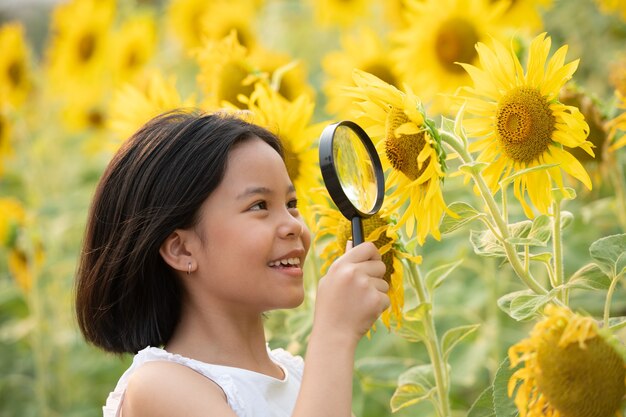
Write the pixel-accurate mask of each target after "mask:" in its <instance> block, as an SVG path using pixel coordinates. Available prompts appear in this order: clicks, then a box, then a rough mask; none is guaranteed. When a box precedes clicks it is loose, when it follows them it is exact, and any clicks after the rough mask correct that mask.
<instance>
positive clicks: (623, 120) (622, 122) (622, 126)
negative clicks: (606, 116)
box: [608, 91, 626, 151]
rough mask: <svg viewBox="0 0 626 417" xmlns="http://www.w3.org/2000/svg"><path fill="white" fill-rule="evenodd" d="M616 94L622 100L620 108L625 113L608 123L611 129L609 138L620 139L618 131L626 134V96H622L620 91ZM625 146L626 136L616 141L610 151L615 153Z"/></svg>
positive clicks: (623, 135)
mask: <svg viewBox="0 0 626 417" xmlns="http://www.w3.org/2000/svg"><path fill="white" fill-rule="evenodd" d="M616 94H617V97H618V99H619V100H620V103H619V104H618V108H619V109H622V110H624V111H623V112H622V113H621V114H619V115H618V116H616V117H615V118H614V119H613V120H611V121H609V123H608V127H609V128H610V132H609V136H610V137H611V138H613V139H614V138H617V137H618V136H617V131H618V130H622V131H624V132H626V95H622V94H620V92H619V91H616ZM624 145H626V134H622V137H621V138H618V139H616V140H614V143H613V144H612V145H611V146H610V148H609V149H611V150H613V151H614V150H617V149H619V148H621V147H622V146H624Z"/></svg>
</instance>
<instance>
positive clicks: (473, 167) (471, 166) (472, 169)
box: [459, 161, 489, 175]
mask: <svg viewBox="0 0 626 417" xmlns="http://www.w3.org/2000/svg"><path fill="white" fill-rule="evenodd" d="M488 166H489V164H488V163H487V162H478V161H473V162H469V163H467V164H463V165H461V166H460V167H459V170H461V171H463V172H465V173H466V174H470V175H473V174H480V173H481V172H482V171H483V170H484V169H485V168H487V167H488Z"/></svg>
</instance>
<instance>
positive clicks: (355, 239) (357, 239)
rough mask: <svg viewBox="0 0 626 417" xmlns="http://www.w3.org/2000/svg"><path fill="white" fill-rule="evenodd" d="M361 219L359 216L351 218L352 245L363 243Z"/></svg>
mask: <svg viewBox="0 0 626 417" xmlns="http://www.w3.org/2000/svg"><path fill="white" fill-rule="evenodd" d="M363 240H364V239H363V220H362V219H361V218H360V217H359V216H355V217H353V218H352V245H353V246H356V245H358V244H360V243H363Z"/></svg>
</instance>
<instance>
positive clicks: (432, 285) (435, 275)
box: [424, 259, 463, 292]
mask: <svg viewBox="0 0 626 417" xmlns="http://www.w3.org/2000/svg"><path fill="white" fill-rule="evenodd" d="M461 262H463V260H462V259H461V260H458V261H456V262H452V263H449V264H445V265H441V266H438V267H436V268H433V269H431V270H430V271H428V273H427V274H426V277H425V278H424V281H425V282H426V288H428V290H429V291H431V292H432V291H434V290H435V289H436V288H439V286H440V285H441V283H442V282H443V281H444V280H445V279H446V278H447V277H448V276H450V274H451V273H452V271H454V270H455V269H456V268H457V267H458V266H459V265H461Z"/></svg>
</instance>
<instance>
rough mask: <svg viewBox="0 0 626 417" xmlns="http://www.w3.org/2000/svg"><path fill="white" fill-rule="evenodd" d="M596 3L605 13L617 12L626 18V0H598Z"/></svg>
mask: <svg viewBox="0 0 626 417" xmlns="http://www.w3.org/2000/svg"><path fill="white" fill-rule="evenodd" d="M596 3H597V4H598V7H599V8H600V10H601V11H602V12H603V13H607V14H608V13H616V14H619V16H620V17H621V18H622V19H624V20H626V3H625V2H624V0H596Z"/></svg>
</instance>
